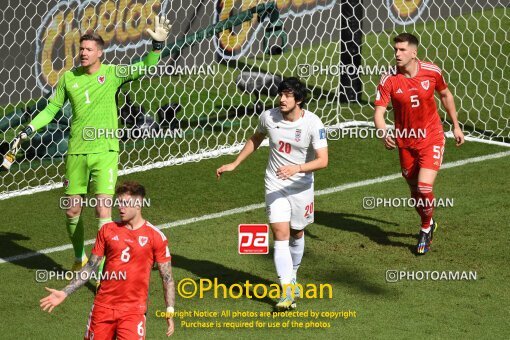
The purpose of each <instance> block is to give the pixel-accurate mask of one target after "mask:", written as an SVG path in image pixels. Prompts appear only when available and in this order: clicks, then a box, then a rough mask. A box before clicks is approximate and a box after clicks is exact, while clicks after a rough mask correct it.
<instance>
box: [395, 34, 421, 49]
mask: <svg viewBox="0 0 510 340" xmlns="http://www.w3.org/2000/svg"><path fill="white" fill-rule="evenodd" d="M393 42H394V43H402V42H407V43H408V44H410V45H414V46H418V45H419V44H420V42H419V41H418V38H417V37H416V36H414V35H412V34H411V33H400V34H399V35H397V36H396V37H395V38H393Z"/></svg>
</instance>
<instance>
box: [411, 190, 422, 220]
mask: <svg viewBox="0 0 510 340" xmlns="http://www.w3.org/2000/svg"><path fill="white" fill-rule="evenodd" d="M409 188H410V189H411V198H412V199H414V201H415V202H418V199H419V198H420V194H419V193H418V185H410V186H409ZM414 209H415V210H416V212H417V213H418V215H420V217H421V209H420V208H419V207H418V206H417V205H416V204H415V205H414Z"/></svg>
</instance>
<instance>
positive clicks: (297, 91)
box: [278, 77, 308, 108]
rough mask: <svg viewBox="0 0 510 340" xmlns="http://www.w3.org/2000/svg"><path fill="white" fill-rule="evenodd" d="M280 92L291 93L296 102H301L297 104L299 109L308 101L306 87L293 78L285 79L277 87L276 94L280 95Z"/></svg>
mask: <svg viewBox="0 0 510 340" xmlns="http://www.w3.org/2000/svg"><path fill="white" fill-rule="evenodd" d="M282 92H292V93H293V94H294V98H295V100H296V102H301V103H300V104H298V105H299V107H300V108H303V107H304V105H305V104H306V101H307V99H308V98H307V95H308V90H307V88H306V86H305V85H304V84H303V83H302V82H301V81H299V79H298V78H295V77H291V78H286V79H284V80H283V81H282V82H281V83H280V85H278V94H282Z"/></svg>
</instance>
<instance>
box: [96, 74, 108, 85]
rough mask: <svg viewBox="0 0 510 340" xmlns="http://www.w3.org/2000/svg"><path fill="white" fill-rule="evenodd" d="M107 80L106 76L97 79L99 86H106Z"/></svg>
mask: <svg viewBox="0 0 510 340" xmlns="http://www.w3.org/2000/svg"><path fill="white" fill-rule="evenodd" d="M105 80H106V77H105V76H98V77H97V82H98V83H99V84H101V85H102V84H104V81H105Z"/></svg>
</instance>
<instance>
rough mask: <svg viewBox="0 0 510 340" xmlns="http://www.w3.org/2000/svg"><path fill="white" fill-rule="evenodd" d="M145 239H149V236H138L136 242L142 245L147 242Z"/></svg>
mask: <svg viewBox="0 0 510 340" xmlns="http://www.w3.org/2000/svg"><path fill="white" fill-rule="evenodd" d="M147 241H149V238H148V237H147V236H138V243H139V244H140V246H142V247H143V246H144V245H146V244H147Z"/></svg>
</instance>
